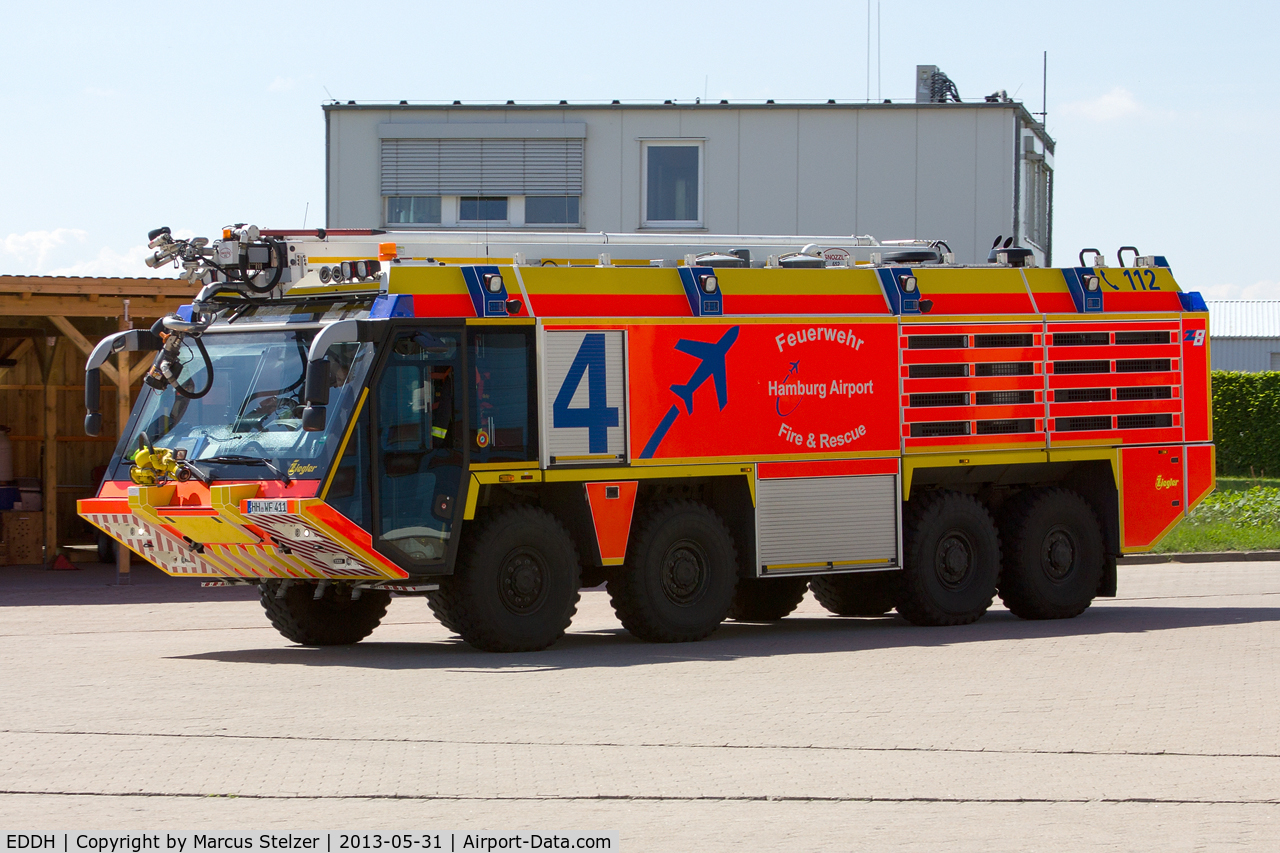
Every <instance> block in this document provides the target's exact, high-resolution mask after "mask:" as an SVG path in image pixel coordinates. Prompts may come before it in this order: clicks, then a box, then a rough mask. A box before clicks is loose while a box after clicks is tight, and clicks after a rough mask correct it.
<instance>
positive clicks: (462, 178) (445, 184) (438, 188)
mask: <svg viewBox="0 0 1280 853" xmlns="http://www.w3.org/2000/svg"><path fill="white" fill-rule="evenodd" d="M582 151H583V140H581V139H384V140H382V194H383V195H386V196H398V195H471V194H475V195H581V194H582Z"/></svg>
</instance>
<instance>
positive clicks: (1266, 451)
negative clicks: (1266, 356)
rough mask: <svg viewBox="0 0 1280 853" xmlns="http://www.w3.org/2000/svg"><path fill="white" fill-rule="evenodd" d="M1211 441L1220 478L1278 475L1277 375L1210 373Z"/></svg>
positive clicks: (1279, 406) (1279, 377) (1279, 385)
mask: <svg viewBox="0 0 1280 853" xmlns="http://www.w3.org/2000/svg"><path fill="white" fill-rule="evenodd" d="M1213 441H1214V444H1216V445H1217V448H1218V450H1217V454H1218V473H1219V474H1220V475H1223V476H1232V475H1236V476H1247V475H1249V474H1251V473H1252V474H1253V475H1254V476H1258V477H1261V476H1262V475H1263V472H1266V473H1267V474H1270V475H1271V476H1273V477H1274V476H1277V475H1280V372H1276V373H1273V372H1267V373H1238V372H1236V371H1230V370H1215V371H1213ZM1250 469H1252V471H1251V470H1250Z"/></svg>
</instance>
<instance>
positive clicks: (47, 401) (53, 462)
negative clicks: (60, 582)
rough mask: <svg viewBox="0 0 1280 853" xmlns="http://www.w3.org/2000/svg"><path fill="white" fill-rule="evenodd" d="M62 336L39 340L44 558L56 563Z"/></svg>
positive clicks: (46, 560)
mask: <svg viewBox="0 0 1280 853" xmlns="http://www.w3.org/2000/svg"><path fill="white" fill-rule="evenodd" d="M61 341H62V339H61V338H54V339H53V346H48V345H47V344H46V345H45V346H40V343H44V342H40V343H37V344H36V347H37V352H38V353H39V354H40V356H41V358H40V373H41V374H42V375H41V378H42V379H43V380H44V562H45V565H46V566H51V565H53V561H54V560H55V559H56V558H57V556H58V386H56V385H55V384H54V383H53V368H54V365H55V363H56V359H57V355H58V344H59V343H61Z"/></svg>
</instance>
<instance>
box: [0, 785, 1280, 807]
mask: <svg viewBox="0 0 1280 853" xmlns="http://www.w3.org/2000/svg"><path fill="white" fill-rule="evenodd" d="M3 795H14V796H19V795H25V796H46V797H48V796H53V797H156V798H170V799H200V800H204V799H229V800H366V801H376V800H408V801H414V802H577V803H592V802H658V803H676V802H689V803H699V802H712V803H721V802H736V803H904V804H905V803H923V804H932V803H946V804H957V805H986V804H989V805H1018V804H1022V803H1026V804H1032V805H1052V804H1073V803H1074V804H1081V805H1088V804H1090V803H1107V804H1114V805H1122V804H1138V805H1156V806H1164V805H1170V806H1276V805H1280V800H1277V799H1241V800H1196V799H1186V798H1174V797H1167V798H1166V797H816V796H815V797H803V796H794V795H781V796H778V795H772V794H727V795H715V794H704V795H690V796H666V795H662V794H597V795H595V796H590V797H582V796H572V795H565V796H538V797H519V796H510V797H504V796H496V797H486V796H467V795H465V794H452V795H451V794H443V795H442V794H191V793H167V792H161V791H125V792H118V793H110V792H106V791H39V790H5V789H0V796H3Z"/></svg>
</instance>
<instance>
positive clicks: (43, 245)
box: [0, 228, 88, 275]
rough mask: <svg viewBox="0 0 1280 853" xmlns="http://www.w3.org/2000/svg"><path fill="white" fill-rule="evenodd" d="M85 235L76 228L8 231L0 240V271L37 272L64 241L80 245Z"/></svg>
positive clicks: (64, 243)
mask: <svg viewBox="0 0 1280 853" xmlns="http://www.w3.org/2000/svg"><path fill="white" fill-rule="evenodd" d="M86 236H88V235H87V234H86V233H85V232H84V231H81V230H80V229H79V228H55V229H53V230H52V231H28V232H27V233H25V234H10V235H9V236H7V237H5V238H4V240H3V241H0V271H3V272H8V273H13V274H18V275H21V274H24V273H25V274H27V275H31V274H38V273H39V272H40V270H42V269H44V268H45V267H46V266H47V265H48V263H49V259H50V256H52V255H54V254H58V253H59V250H60V249H62V247H63V246H66V245H67V244H68V243H80V244H83V243H84V240H85V237H86Z"/></svg>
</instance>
